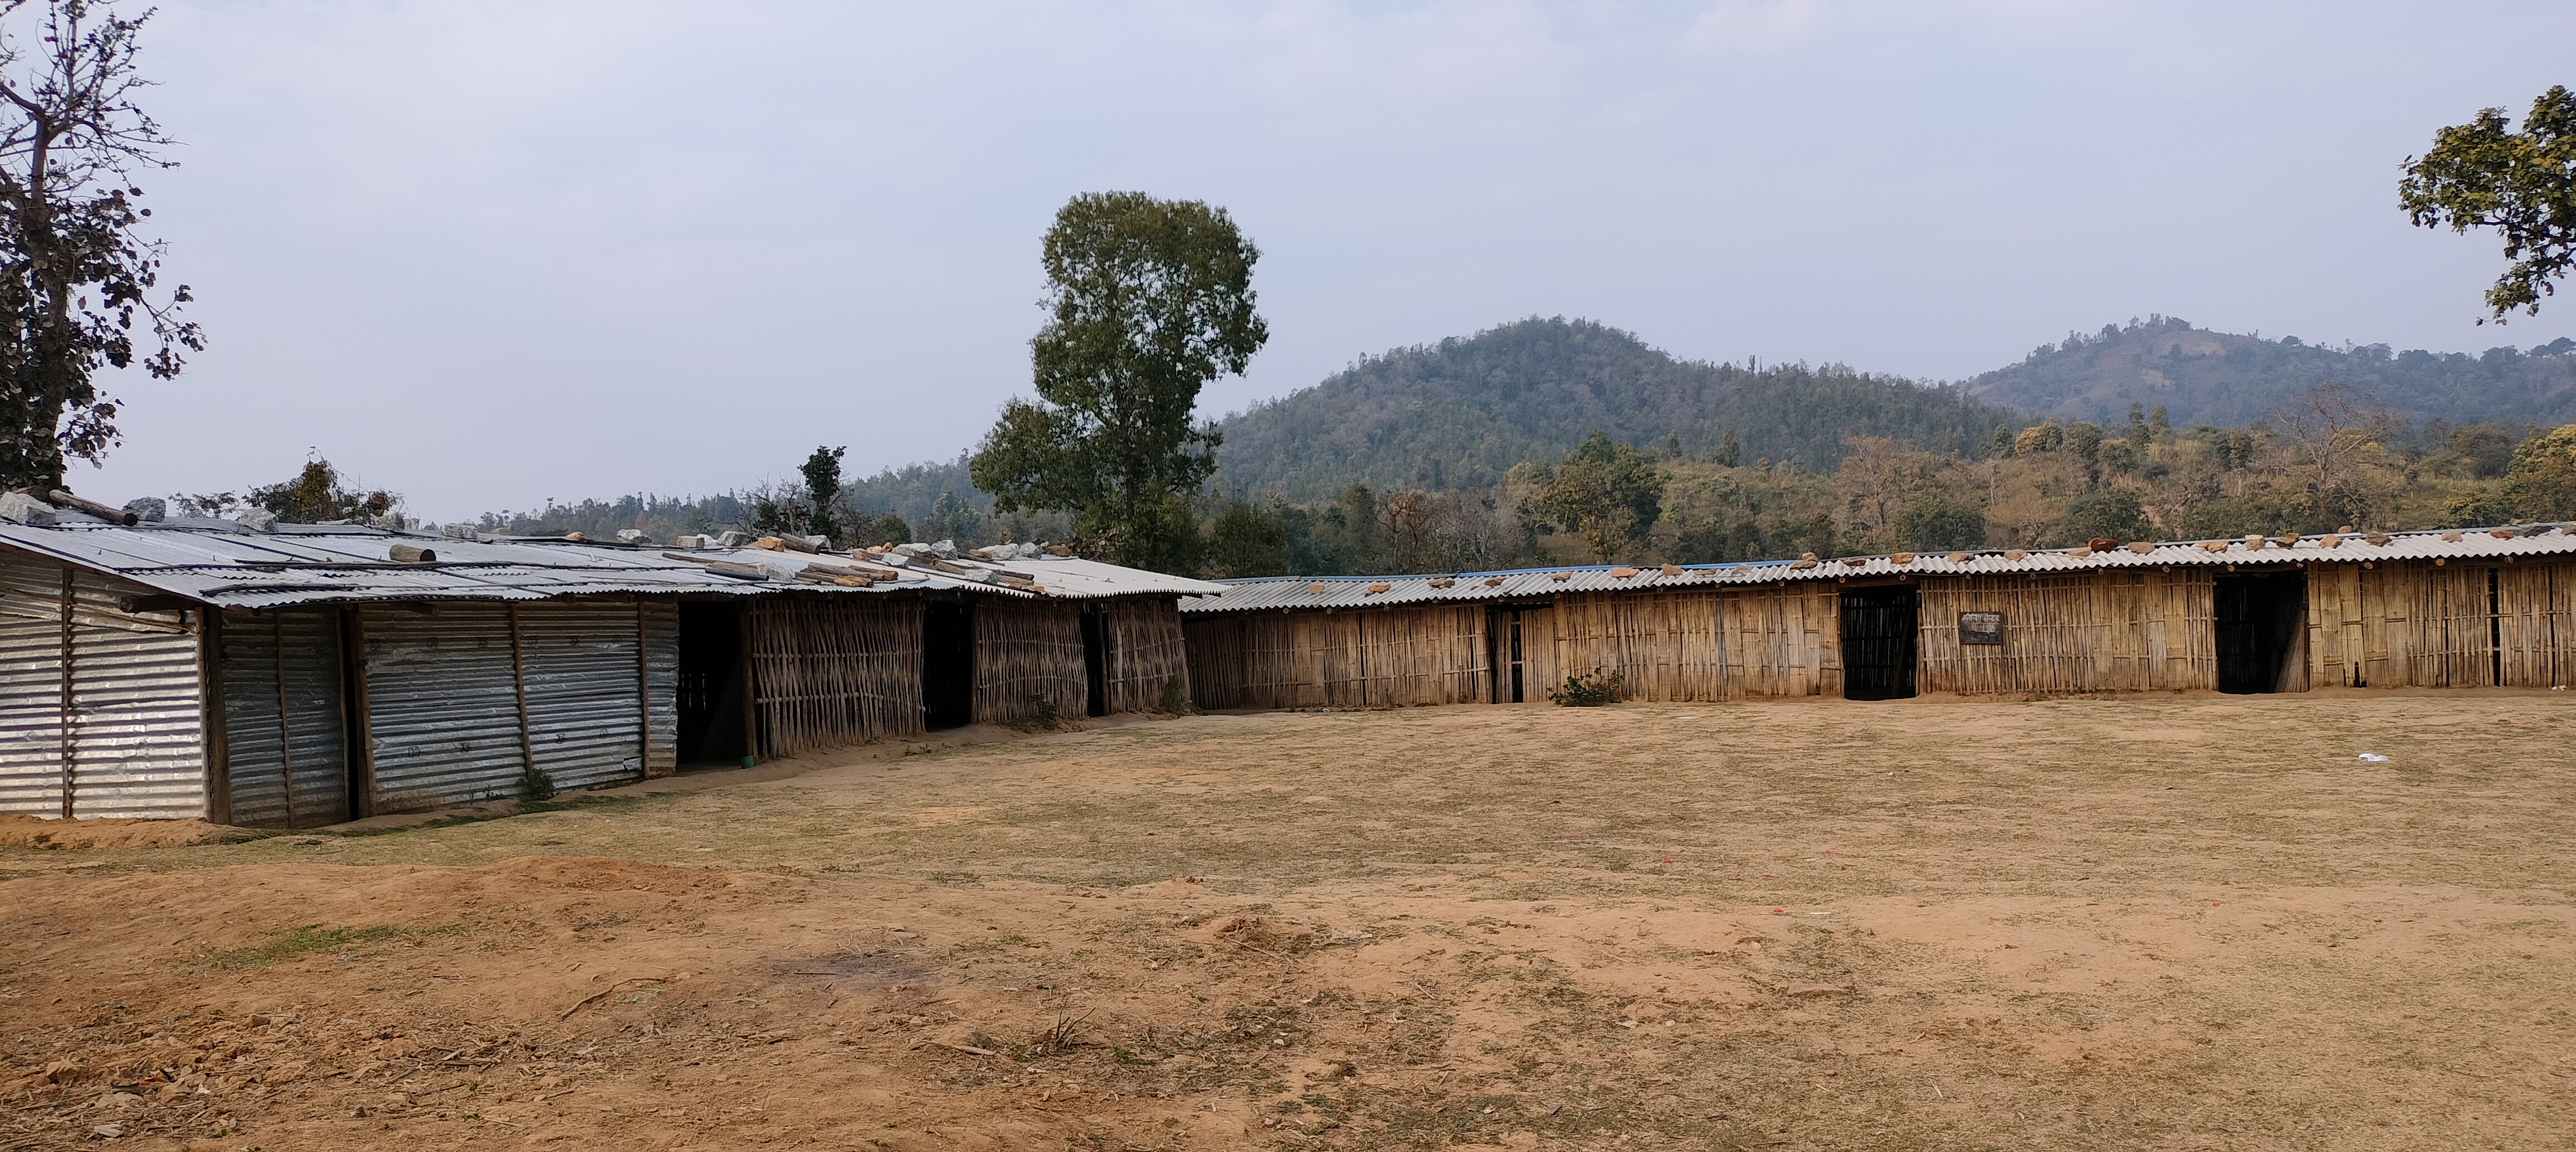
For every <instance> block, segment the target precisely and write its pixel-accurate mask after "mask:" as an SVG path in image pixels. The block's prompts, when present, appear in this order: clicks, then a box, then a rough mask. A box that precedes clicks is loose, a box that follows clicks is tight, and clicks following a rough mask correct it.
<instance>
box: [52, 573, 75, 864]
mask: <svg viewBox="0 0 2576 1152" xmlns="http://www.w3.org/2000/svg"><path fill="white" fill-rule="evenodd" d="M62 610H63V642H62V652H61V655H60V658H59V659H57V660H56V661H55V666H56V667H58V668H60V669H61V670H62V681H63V712H62V719H61V726H60V729H59V738H58V739H57V740H56V741H55V743H56V745H57V746H58V748H59V750H60V751H61V752H62V756H63V819H65V820H69V819H71V818H72V566H71V565H69V564H65V565H63V602H62Z"/></svg>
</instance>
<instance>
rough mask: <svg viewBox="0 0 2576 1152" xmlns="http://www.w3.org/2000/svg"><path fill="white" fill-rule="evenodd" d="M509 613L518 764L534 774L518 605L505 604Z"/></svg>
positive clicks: (533, 746)
mask: <svg viewBox="0 0 2576 1152" xmlns="http://www.w3.org/2000/svg"><path fill="white" fill-rule="evenodd" d="M506 607H507V608H508V611H509V613H510V686H511V688H512V689H513V690H514V691H515V693H516V695H517V696H518V701H519V765H520V769H521V770H522V771H524V772H526V773H527V774H528V775H531V776H533V775H536V771H537V746H536V742H535V740H533V739H531V738H530V736H529V734H528V662H527V656H526V654H525V651H524V649H525V647H526V645H525V644H524V642H522V641H521V640H520V639H519V606H518V605H517V604H516V603H512V604H509V605H507V606H506Z"/></svg>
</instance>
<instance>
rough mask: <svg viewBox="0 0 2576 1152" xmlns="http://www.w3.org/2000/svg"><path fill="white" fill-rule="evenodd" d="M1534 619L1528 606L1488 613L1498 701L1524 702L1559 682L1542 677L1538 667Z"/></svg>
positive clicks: (1487, 611)
mask: <svg viewBox="0 0 2576 1152" xmlns="http://www.w3.org/2000/svg"><path fill="white" fill-rule="evenodd" d="M1530 623H1531V621H1530V618H1529V613H1528V611H1527V610H1526V609H1522V608H1517V607H1514V608H1491V609H1487V610H1486V613H1485V635H1487V636H1490V637H1492V638H1493V643H1492V644H1491V645H1490V647H1491V649H1492V652H1493V658H1494V679H1493V685H1494V703H1496V704H1522V703H1527V702H1528V701H1530V700H1532V699H1534V698H1538V697H1541V696H1544V695H1545V694H1546V693H1547V692H1548V690H1550V689H1552V688H1554V687H1556V685H1553V684H1550V683H1547V682H1546V681H1545V680H1542V679H1540V678H1539V676H1538V673H1537V669H1536V668H1535V667H1534V661H1533V656H1534V653H1533V651H1532V644H1531V641H1532V640H1533V639H1534V637H1532V636H1531V635H1530Z"/></svg>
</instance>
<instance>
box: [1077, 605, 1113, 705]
mask: <svg viewBox="0 0 2576 1152" xmlns="http://www.w3.org/2000/svg"><path fill="white" fill-rule="evenodd" d="M1082 677H1083V680H1084V687H1085V688H1087V689H1088V691H1086V692H1085V693H1084V694H1083V704H1082V713H1083V715H1085V716H1106V715H1108V714H1109V645H1108V643H1107V640H1106V638H1105V635H1104V633H1103V632H1102V631H1101V627H1100V606H1099V605H1097V604H1085V605H1083V606H1082Z"/></svg>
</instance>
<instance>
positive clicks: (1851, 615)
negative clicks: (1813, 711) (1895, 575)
mask: <svg viewBox="0 0 2576 1152" xmlns="http://www.w3.org/2000/svg"><path fill="white" fill-rule="evenodd" d="M1915 608H1916V597H1915V592H1914V586H1913V585H1911V584H1892V585H1886V586H1882V587H1875V588H1845V589H1843V593H1842V641H1843V643H1842V651H1843V699H1845V700H1910V699H1913V698H1914V615H1915Z"/></svg>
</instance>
